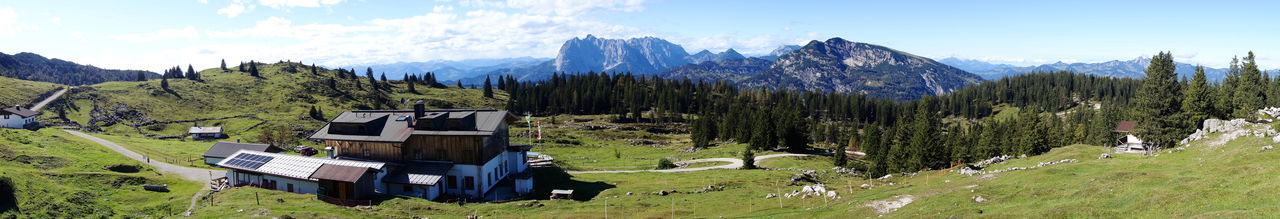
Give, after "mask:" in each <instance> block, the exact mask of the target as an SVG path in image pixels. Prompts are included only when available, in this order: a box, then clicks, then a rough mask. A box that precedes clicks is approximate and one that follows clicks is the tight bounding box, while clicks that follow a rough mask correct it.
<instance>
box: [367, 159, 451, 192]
mask: <svg viewBox="0 0 1280 219" xmlns="http://www.w3.org/2000/svg"><path fill="white" fill-rule="evenodd" d="M449 169H453V164H451V163H442V162H417V163H405V164H404V166H401V167H400V168H399V169H397V170H396V171H392V172H391V174H387V176H386V177H385V178H382V181H385V182H389V183H396V184H412V185H428V186H430V185H435V184H436V183H438V182H440V178H441V177H444V175H445V174H448V173H449Z"/></svg>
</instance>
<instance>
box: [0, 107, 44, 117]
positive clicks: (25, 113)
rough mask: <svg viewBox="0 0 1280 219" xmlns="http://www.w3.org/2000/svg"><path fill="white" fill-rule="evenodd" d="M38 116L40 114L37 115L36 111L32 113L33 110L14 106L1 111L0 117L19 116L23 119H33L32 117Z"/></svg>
mask: <svg viewBox="0 0 1280 219" xmlns="http://www.w3.org/2000/svg"><path fill="white" fill-rule="evenodd" d="M36 114H38V113H36V111H31V109H27V108H26V107H22V106H13V107H9V108H4V109H3V110H0V115H18V116H22V117H32V116H36Z"/></svg>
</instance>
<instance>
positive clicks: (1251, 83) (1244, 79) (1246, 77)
mask: <svg viewBox="0 0 1280 219" xmlns="http://www.w3.org/2000/svg"><path fill="white" fill-rule="evenodd" d="M1254 59H1255V57H1254V56H1253V52H1252V51H1251V52H1249V54H1248V55H1246V56H1245V57H1244V63H1243V64H1242V65H1241V66H1240V67H1241V69H1240V80H1239V81H1237V82H1236V92H1235V107H1236V108H1235V110H1234V111H1235V116H1236V117H1238V118H1244V117H1248V116H1250V115H1252V114H1253V113H1254V111H1256V110H1258V109H1259V108H1262V105H1263V102H1264V100H1265V96H1266V94H1265V93H1264V92H1263V86H1265V84H1264V83H1263V82H1262V72H1260V71H1258V63H1257V62H1255V60H1254Z"/></svg>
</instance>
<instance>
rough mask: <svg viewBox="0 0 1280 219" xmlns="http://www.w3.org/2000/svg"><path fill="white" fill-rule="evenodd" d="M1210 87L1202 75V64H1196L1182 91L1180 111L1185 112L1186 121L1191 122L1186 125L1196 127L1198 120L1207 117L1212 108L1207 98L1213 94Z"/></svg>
mask: <svg viewBox="0 0 1280 219" xmlns="http://www.w3.org/2000/svg"><path fill="white" fill-rule="evenodd" d="M1210 89H1211V88H1210V87H1209V80H1208V79H1207V78H1206V77H1205V75H1204V66H1196V73H1195V75H1194V76H1192V79H1191V82H1190V83H1188V84H1187V89H1186V90H1183V92H1182V95H1183V98H1182V112H1183V113H1185V114H1186V117H1187V122H1190V123H1191V124H1189V125H1186V126H1187V127H1196V126H1198V124H1200V121H1204V120H1205V119H1208V118H1209V113H1210V110H1211V109H1212V106H1211V105H1210V101H1211V100H1210V99H1209V98H1212V97H1211V96H1210V95H1213V94H1212V93H1211V92H1212V91H1211V90H1210ZM1197 128H1198V127H1197Z"/></svg>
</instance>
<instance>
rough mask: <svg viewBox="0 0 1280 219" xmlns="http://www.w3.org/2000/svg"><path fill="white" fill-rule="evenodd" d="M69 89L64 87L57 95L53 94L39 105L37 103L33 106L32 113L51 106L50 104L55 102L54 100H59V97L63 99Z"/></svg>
mask: <svg viewBox="0 0 1280 219" xmlns="http://www.w3.org/2000/svg"><path fill="white" fill-rule="evenodd" d="M68 89H70V88H65V87H64V88H62V90H59V91H58V92H57V93H53V95H49V97H48V98H44V100H41V101H40V102H39V103H36V105H31V111H37V112H39V111H40V109H43V108H44V106H45V105H49V103H50V102H53V100H57V99H58V98H59V97H62V95H63V94H67V90H68Z"/></svg>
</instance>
